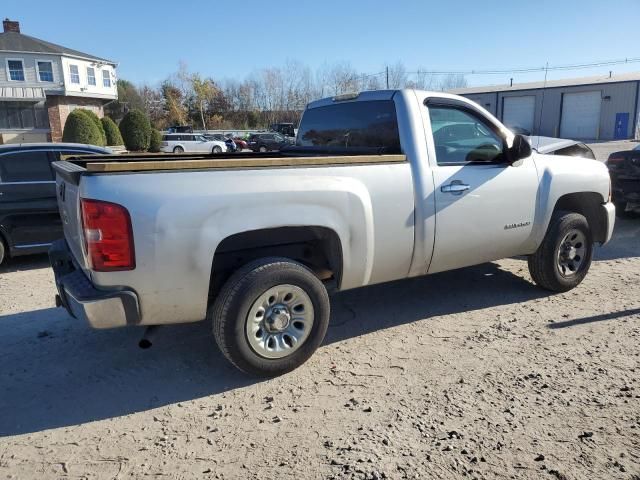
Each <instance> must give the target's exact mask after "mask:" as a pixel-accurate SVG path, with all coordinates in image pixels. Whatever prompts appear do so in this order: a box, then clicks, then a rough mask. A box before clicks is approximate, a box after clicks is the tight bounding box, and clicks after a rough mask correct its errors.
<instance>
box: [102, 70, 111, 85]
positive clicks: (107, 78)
mask: <svg viewBox="0 0 640 480" xmlns="http://www.w3.org/2000/svg"><path fill="white" fill-rule="evenodd" d="M102 86H103V87H106V88H111V75H110V74H109V70H102Z"/></svg>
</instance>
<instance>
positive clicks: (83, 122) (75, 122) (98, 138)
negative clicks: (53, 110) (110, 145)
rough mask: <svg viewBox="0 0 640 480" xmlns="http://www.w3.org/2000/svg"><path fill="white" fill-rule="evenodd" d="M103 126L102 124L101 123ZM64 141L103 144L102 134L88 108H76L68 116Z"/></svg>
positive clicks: (63, 134)
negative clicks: (87, 110) (88, 112)
mask: <svg viewBox="0 0 640 480" xmlns="http://www.w3.org/2000/svg"><path fill="white" fill-rule="evenodd" d="M101 128H102V125H101ZM62 141H63V142H73V143H86V144H89V145H99V146H103V145H104V142H103V141H102V134H101V133H100V130H99V129H98V127H97V125H96V124H95V122H94V121H93V120H92V119H91V117H90V116H89V115H87V114H86V110H83V109H81V108H76V109H75V110H74V111H72V112H71V113H70V114H69V116H68V117H67V121H66V122H65V123H64V131H63V133H62Z"/></svg>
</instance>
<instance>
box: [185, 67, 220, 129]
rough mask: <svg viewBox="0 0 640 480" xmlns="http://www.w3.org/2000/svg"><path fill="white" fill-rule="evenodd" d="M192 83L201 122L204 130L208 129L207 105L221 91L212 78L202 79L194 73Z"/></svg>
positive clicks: (190, 77)
mask: <svg viewBox="0 0 640 480" xmlns="http://www.w3.org/2000/svg"><path fill="white" fill-rule="evenodd" d="M189 80H190V82H191V88H192V89H193V96H194V101H195V104H196V106H197V108H198V110H199V111H200V120H201V121H202V129H203V130H206V129H207V123H206V122H205V120H204V112H205V110H206V109H205V105H206V104H208V103H210V102H212V101H213V100H214V98H215V97H216V95H217V94H218V92H219V90H218V87H217V86H216V84H215V83H214V81H213V80H211V79H210V78H207V79H204V80H203V79H201V78H200V75H199V74H197V73H194V74H193V75H190V76H189Z"/></svg>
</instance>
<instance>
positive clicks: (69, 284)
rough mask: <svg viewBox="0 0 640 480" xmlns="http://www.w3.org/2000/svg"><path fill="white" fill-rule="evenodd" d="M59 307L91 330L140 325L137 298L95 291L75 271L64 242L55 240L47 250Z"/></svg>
mask: <svg viewBox="0 0 640 480" xmlns="http://www.w3.org/2000/svg"><path fill="white" fill-rule="evenodd" d="M49 261H50V262H51V267H52V268H53V273H54V276H55V281H56V287H57V289H58V295H59V297H60V302H59V303H60V304H62V306H63V307H64V308H65V309H66V310H67V312H69V314H70V315H71V316H72V317H75V318H78V319H81V320H83V321H85V322H87V323H88V324H89V325H90V326H91V327H93V328H114V327H124V326H126V325H136V324H138V323H139V322H140V308H139V304H138V296H137V295H136V293H135V292H133V291H131V290H127V289H119V290H98V289H97V288H95V287H94V286H93V284H92V283H91V281H90V280H89V279H88V278H87V277H86V276H85V274H84V273H83V272H82V270H81V269H79V268H77V266H76V264H75V263H74V261H73V257H72V255H71V252H70V251H69V247H68V246H67V243H66V241H64V240H58V241H57V242H55V243H53V245H51V248H50V249H49Z"/></svg>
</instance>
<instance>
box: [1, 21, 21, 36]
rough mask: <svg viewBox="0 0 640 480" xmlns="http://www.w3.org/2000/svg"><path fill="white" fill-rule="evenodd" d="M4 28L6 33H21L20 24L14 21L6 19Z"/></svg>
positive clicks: (3, 24) (3, 23)
mask: <svg viewBox="0 0 640 480" xmlns="http://www.w3.org/2000/svg"><path fill="white" fill-rule="evenodd" d="M2 26H3V27H4V31H5V33H6V32H15V33H20V22H14V21H13V20H9V19H8V18H5V19H4V21H3V22H2Z"/></svg>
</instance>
